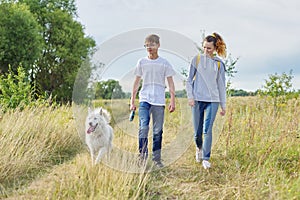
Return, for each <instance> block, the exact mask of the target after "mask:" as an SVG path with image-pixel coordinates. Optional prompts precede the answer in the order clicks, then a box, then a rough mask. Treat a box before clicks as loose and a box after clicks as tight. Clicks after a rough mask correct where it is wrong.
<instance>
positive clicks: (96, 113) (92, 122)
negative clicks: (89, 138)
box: [86, 108, 110, 134]
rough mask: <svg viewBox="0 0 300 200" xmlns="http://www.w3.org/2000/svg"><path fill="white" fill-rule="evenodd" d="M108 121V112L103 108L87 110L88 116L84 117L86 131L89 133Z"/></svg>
mask: <svg viewBox="0 0 300 200" xmlns="http://www.w3.org/2000/svg"><path fill="white" fill-rule="evenodd" d="M109 122H110V115H109V113H108V112H107V111H106V110H104V109H103V108H97V109H95V110H91V109H90V108H89V110H88V116H87V119H86V133H87V134H90V133H93V132H95V130H96V129H97V128H101V127H102V126H105V125H107V124H108V123H109Z"/></svg>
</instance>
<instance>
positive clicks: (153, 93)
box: [130, 34, 175, 168]
mask: <svg viewBox="0 0 300 200" xmlns="http://www.w3.org/2000/svg"><path fill="white" fill-rule="evenodd" d="M144 47H145V48H146V49H147V52H148V56H147V57H144V58H141V59H139V61H138V63H137V66H136V69H135V72H134V74H135V76H136V77H135V81H134V84H133V90H132V96H131V101H130V110H136V106H135V104H134V100H135V97H136V95H137V92H138V89H139V86H140V81H141V79H143V84H142V88H141V90H140V92H139V140H138V142H139V159H140V161H141V162H142V163H145V161H146V159H147V157H148V132H149V122H150V117H151V116H152V120H153V121H152V122H153V146H152V152H153V157H152V160H153V161H154V163H155V165H156V166H157V167H159V168H161V167H163V164H162V162H161V145H162V133H163V123H164V108H165V79H166V78H167V81H168V85H169V91H170V95H171V100H170V104H169V106H168V109H169V112H173V111H174V110H175V86H174V82H173V77H172V76H174V75H175V71H174V70H173V68H172V66H171V65H170V63H169V62H168V61H167V60H166V59H164V58H162V57H160V56H158V48H159V47H160V43H159V36H157V35H155V34H152V35H149V36H147V37H146V39H145V45H144Z"/></svg>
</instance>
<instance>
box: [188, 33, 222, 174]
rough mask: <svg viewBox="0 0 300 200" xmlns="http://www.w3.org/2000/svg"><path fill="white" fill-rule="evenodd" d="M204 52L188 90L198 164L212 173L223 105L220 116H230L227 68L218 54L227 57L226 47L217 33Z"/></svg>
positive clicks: (192, 69)
mask: <svg viewBox="0 0 300 200" xmlns="http://www.w3.org/2000/svg"><path fill="white" fill-rule="evenodd" d="M203 52H204V53H203V54H201V55H200V54H199V55H197V56H195V57H194V58H193V60H192V62H191V65H190V69H189V77H188V80H187V84H186V89H187V96H188V103H189V105H190V106H191V107H192V117H193V126H194V138H195V143H196V161H197V162H201V160H202V165H203V167H204V169H208V168H210V167H211V164H210V162H209V159H210V154H211V144H212V128H213V123H214V120H215V117H216V114H217V110H218V107H219V105H221V109H222V110H221V112H220V114H221V115H222V116H224V115H225V112H226V111H225V109H226V85H225V65H224V63H223V62H222V60H221V59H220V58H219V57H217V56H215V53H217V55H219V56H221V57H223V58H225V57H226V44H225V43H224V41H223V39H222V37H221V36H220V35H219V34H218V33H213V34H211V35H208V36H207V37H206V38H205V39H204V41H203ZM204 112H205V113H204ZM204 114H205V117H204Z"/></svg>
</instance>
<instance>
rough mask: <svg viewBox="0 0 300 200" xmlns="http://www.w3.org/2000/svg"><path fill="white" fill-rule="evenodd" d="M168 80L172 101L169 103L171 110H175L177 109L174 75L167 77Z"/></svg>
mask: <svg viewBox="0 0 300 200" xmlns="http://www.w3.org/2000/svg"><path fill="white" fill-rule="evenodd" d="M167 80H168V85H169V92H170V96H171V101H170V104H169V111H170V112H173V111H174V110H175V85H174V81H173V77H172V76H170V77H167Z"/></svg>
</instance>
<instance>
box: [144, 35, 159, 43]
mask: <svg viewBox="0 0 300 200" xmlns="http://www.w3.org/2000/svg"><path fill="white" fill-rule="evenodd" d="M146 42H150V43H156V44H159V36H158V35H155V34H151V35H148V36H147V37H146V39H145V43H146Z"/></svg>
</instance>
